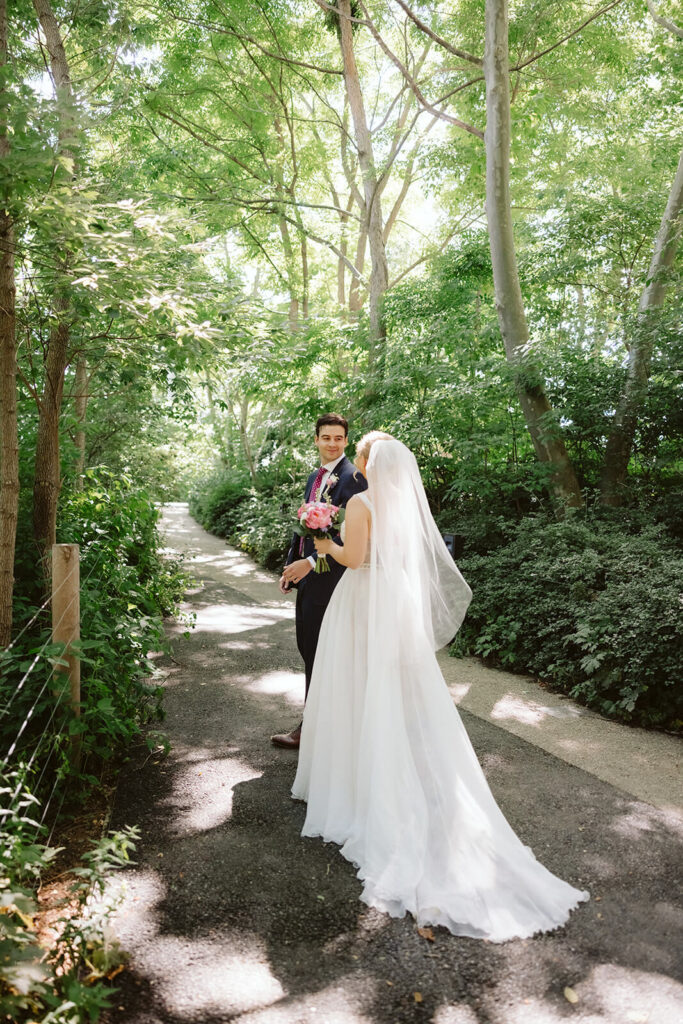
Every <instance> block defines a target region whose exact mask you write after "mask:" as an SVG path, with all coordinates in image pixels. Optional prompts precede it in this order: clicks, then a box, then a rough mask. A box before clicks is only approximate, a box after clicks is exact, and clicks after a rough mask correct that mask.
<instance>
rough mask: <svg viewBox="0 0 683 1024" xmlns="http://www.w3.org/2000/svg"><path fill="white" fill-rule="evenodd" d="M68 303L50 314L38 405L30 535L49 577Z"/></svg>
mask: <svg viewBox="0 0 683 1024" xmlns="http://www.w3.org/2000/svg"><path fill="white" fill-rule="evenodd" d="M68 310H69V300H68V298H67V297H66V296H65V295H61V296H57V297H56V299H55V300H54V302H53V307H52V313H53V316H55V317H56V321H57V322H56V323H55V325H54V327H53V328H52V330H51V331H50V340H49V344H48V350H47V358H46V360H45V384H44V386H43V393H42V395H41V398H40V402H39V410H40V415H39V418H38V434H37V438H36V468H35V479H34V483H33V535H34V537H35V539H36V541H37V543H38V546H39V549H40V551H41V554H42V556H43V559H44V566H43V568H44V573H45V576H46V577H48V576H49V571H50V570H49V558H48V556H49V553H50V551H51V549H52V545H53V544H55V543H56V533H57V500H58V498H59V491H60V487H61V471H60V461H59V415H60V412H61V408H62V396H63V394H64V370H65V368H66V365H67V358H68V355H67V353H68V348H69V324H68V321H67V320H66V314H67V312H68Z"/></svg>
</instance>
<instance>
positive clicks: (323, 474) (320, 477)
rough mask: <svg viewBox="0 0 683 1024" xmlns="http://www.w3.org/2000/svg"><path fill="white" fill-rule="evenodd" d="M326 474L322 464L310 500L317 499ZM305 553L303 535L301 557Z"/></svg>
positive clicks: (300, 549)
mask: <svg viewBox="0 0 683 1024" xmlns="http://www.w3.org/2000/svg"><path fill="white" fill-rule="evenodd" d="M324 476H325V467H324V466H321V467H320V469H319V470H318V472H317V473H316V477H315V480H314V481H313V486H312V487H311V493H310V495H309V497H308V500H309V501H316V492H317V490H318V488H319V487H320V485H321V483H322V482H323V477H324ZM303 554H304V538H303V537H302V538H301V540H300V541H299V555H300V557H301V558H303Z"/></svg>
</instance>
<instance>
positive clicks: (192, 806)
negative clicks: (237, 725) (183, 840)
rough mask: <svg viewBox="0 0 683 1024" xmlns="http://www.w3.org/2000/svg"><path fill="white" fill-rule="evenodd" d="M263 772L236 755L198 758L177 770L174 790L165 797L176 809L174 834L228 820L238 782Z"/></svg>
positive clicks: (171, 806)
mask: <svg viewBox="0 0 683 1024" xmlns="http://www.w3.org/2000/svg"><path fill="white" fill-rule="evenodd" d="M262 774H263V773H262V772H260V771H255V770H254V768H252V767H251V765H248V764H245V763H244V762H243V761H238V760H237V759H236V758H234V757H222V758H212V759H210V760H202V761H195V762H194V763H193V764H188V765H186V766H185V767H184V768H183V769H182V770H181V771H178V772H176V773H174V778H173V793H172V794H171V796H169V797H167V798H166V800H164V805H165V806H167V807H170V808H172V809H173V832H174V834H175V835H188V834H191V833H194V832H206V831H208V830H209V829H212V828H216V827H217V826H218V825H222V824H223V823H224V822H226V821H228V820H229V819H230V818H231V817H232V796H233V790H234V788H235V786H237V785H238V784H239V783H240V782H251V781H252V780H253V779H260V778H261V776H262Z"/></svg>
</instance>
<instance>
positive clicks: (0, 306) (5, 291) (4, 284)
mask: <svg viewBox="0 0 683 1024" xmlns="http://www.w3.org/2000/svg"><path fill="white" fill-rule="evenodd" d="M7 38H8V24H7V0H0V76H2V77H1V78H0V82H2V83H4V81H5V78H4V75H5V70H6V68H7V64H8V58H7ZM8 113H9V96H8V93H7V90H6V89H5V88H4V84H3V86H2V87H1V88H0V160H2V162H3V163H5V164H6V163H7V162H8V158H9V155H10V148H11V147H10V140H9V132H8V130H7V129H8V125H7V116H8ZM9 202H10V196H9V195H8V194H7V192H6V193H5V195H3V196H2V197H0V207H1V208H0V436H1V438H2V443H1V446H0V459H1V463H0V647H7V645H8V644H9V642H10V640H11V638H12V595H13V592H14V550H15V544H16V536H17V515H18V505H19V440H18V432H17V383H16V381H17V345H16V334H15V329H16V323H15V300H16V284H15V274H14V223H13V221H12V215H11V213H10V210H9Z"/></svg>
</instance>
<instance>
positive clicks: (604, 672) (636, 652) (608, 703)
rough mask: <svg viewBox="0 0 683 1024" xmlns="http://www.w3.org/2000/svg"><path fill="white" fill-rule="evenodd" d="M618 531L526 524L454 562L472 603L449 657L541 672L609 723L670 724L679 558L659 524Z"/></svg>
mask: <svg viewBox="0 0 683 1024" xmlns="http://www.w3.org/2000/svg"><path fill="white" fill-rule="evenodd" d="M626 527H627V524H626V522H625V520H624V519H623V517H619V516H614V517H610V516H605V518H603V519H596V520H591V519H588V518H586V517H584V516H582V515H579V514H577V515H571V516H568V517H567V519H566V520H565V521H563V522H554V521H549V520H547V519H544V518H528V519H526V520H523V521H521V522H520V523H519V524H518V525H516V526H515V525H513V526H508V527H507V533H508V543H507V544H505V545H504V546H502V547H498V548H496V549H494V550H492V551H490V552H489V553H488V554H487V555H485V556H482V555H473V556H471V557H466V558H464V559H462V560H461V561H460V568H461V569H462V572H463V574H464V576H465V578H466V579H467V580H468V582H469V583H470V585H471V587H472V590H473V593H474V597H473V600H472V604H471V606H470V611H469V613H468V616H467V618H466V620H465V623H464V625H463V627H462V629H461V631H460V634H459V635H458V638H457V640H456V642H455V644H454V646H453V653H455V654H462V653H472V654H478V655H482V656H484V657H490V658H492V659H493V660H494V661H495V662H497V663H499V664H501V665H503V666H505V667H507V668H511V669H515V670H518V671H523V672H531V673H534V674H536V675H539V676H542V677H543V678H544V679H546V680H547V681H548V682H549V683H550V684H551V685H554V686H555V687H557V688H558V689H560V690H562V691H563V692H565V693H568V694H569V695H570V696H572V697H575V698H577V699H579V700H581V701H583V702H584V703H586V704H587V705H588V706H589V707H592V708H595V709H596V710H597V711H599V712H601V713H602V714H605V715H608V716H611V717H615V718H620V719H622V720H624V721H627V722H632V723H634V724H640V725H657V726H665V727H674V728H675V727H677V726H679V725H680V724H681V720H682V719H683V694H681V692H680V689H678V690H677V689H676V687H675V680H676V678H677V674H678V672H679V671H680V658H681V642H680V633H679V628H678V616H679V615H680V600H681V580H682V579H683V558H682V557H681V555H680V553H679V551H678V550H677V549H676V547H675V544H674V543H673V541H672V540H671V539H670V538H668V537H667V535H666V534H665V532H664V529H663V527H662V526H653V525H649V526H644V527H642V528H638V532H635V533H630V532H628V529H627V528H626Z"/></svg>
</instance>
